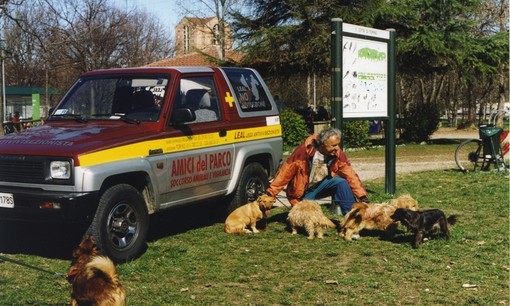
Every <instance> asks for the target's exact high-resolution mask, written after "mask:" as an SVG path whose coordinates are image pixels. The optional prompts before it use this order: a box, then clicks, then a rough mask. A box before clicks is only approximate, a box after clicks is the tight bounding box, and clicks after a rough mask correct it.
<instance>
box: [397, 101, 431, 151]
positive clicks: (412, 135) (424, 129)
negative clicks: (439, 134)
mask: <svg viewBox="0 0 510 306" xmlns="http://www.w3.org/2000/svg"><path fill="white" fill-rule="evenodd" d="M403 115H404V118H403V119H402V122H401V127H402V134H401V135H400V138H401V139H402V140H404V141H405V142H415V143H420V142H423V141H427V140H429V139H430V135H432V133H434V132H435V131H436V130H437V128H438V126H439V122H440V110H439V107H438V106H437V105H432V104H430V103H428V104H423V103H422V104H418V105H416V104H415V105H414V106H413V107H411V108H409V109H408V110H406V111H405V112H404V114H403Z"/></svg>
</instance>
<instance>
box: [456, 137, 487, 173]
mask: <svg viewBox="0 0 510 306" xmlns="http://www.w3.org/2000/svg"><path fill="white" fill-rule="evenodd" d="M483 154H484V153H483V144H482V141H481V140H479V139H468V140H465V141H463V142H462V143H461V144H460V145H459V146H458V147H457V149H456V150H455V162H456V163H457V166H458V167H459V168H460V170H462V171H464V172H469V171H474V170H483V169H482V168H483V167H484V166H485V165H484V156H483Z"/></svg>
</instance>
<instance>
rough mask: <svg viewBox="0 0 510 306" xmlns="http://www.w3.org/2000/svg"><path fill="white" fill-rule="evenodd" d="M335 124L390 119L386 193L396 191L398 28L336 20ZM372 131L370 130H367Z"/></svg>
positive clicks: (333, 45) (333, 26)
mask: <svg viewBox="0 0 510 306" xmlns="http://www.w3.org/2000/svg"><path fill="white" fill-rule="evenodd" d="M331 50H332V58H331V63H332V77H331V79H332V98H331V105H332V112H333V117H334V119H335V121H334V123H333V125H334V126H335V127H336V128H339V129H341V127H342V122H343V120H344V119H348V120H355V119H371V120H383V121H386V126H385V137H386V151H385V159H386V160H385V162H386V166H385V167H386V168H385V174H386V192H387V193H390V194H394V193H395V101H396V97H395V68H394V67H395V66H394V65H395V60H394V59H395V31H394V30H379V29H373V28H367V27H362V26H357V25H352V24H348V23H343V22H342V20H341V19H339V18H334V19H332V46H331ZM367 132H368V131H367Z"/></svg>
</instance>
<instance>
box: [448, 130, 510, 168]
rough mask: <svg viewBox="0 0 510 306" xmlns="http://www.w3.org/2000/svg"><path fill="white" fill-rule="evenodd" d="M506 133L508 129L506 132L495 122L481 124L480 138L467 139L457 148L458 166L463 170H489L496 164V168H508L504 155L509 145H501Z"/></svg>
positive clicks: (456, 158)
mask: <svg viewBox="0 0 510 306" xmlns="http://www.w3.org/2000/svg"><path fill="white" fill-rule="evenodd" d="M506 134H508V131H505V132H504V131H503V129H502V128H500V127H496V126H494V124H490V123H489V124H481V125H479V135H480V139H467V140H465V141H463V142H461V143H460V145H459V146H458V147H457V149H456V150H455V162H456V163H457V166H458V167H459V168H460V170H462V171H463V172H471V171H475V170H482V171H487V170H489V169H490V167H491V165H494V169H496V170H505V169H508V164H507V163H506V162H505V159H504V155H505V154H506V153H507V152H508V145H503V146H502V145H501V141H502V140H503V139H504V138H505V137H506ZM502 135H504V137H502Z"/></svg>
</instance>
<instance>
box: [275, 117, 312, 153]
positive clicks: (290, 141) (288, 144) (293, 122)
mask: <svg viewBox="0 0 510 306" xmlns="http://www.w3.org/2000/svg"><path fill="white" fill-rule="evenodd" d="M280 120H281V124H282V136H283V145H284V149H285V150H292V149H293V148H295V147H296V146H297V145H299V144H300V143H301V142H302V141H303V140H305V139H306V137H308V132H307V131H306V122H305V119H303V116H301V115H300V114H298V113H296V112H295V111H293V110H292V109H290V108H286V109H284V110H283V112H282V113H281V114H280Z"/></svg>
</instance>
